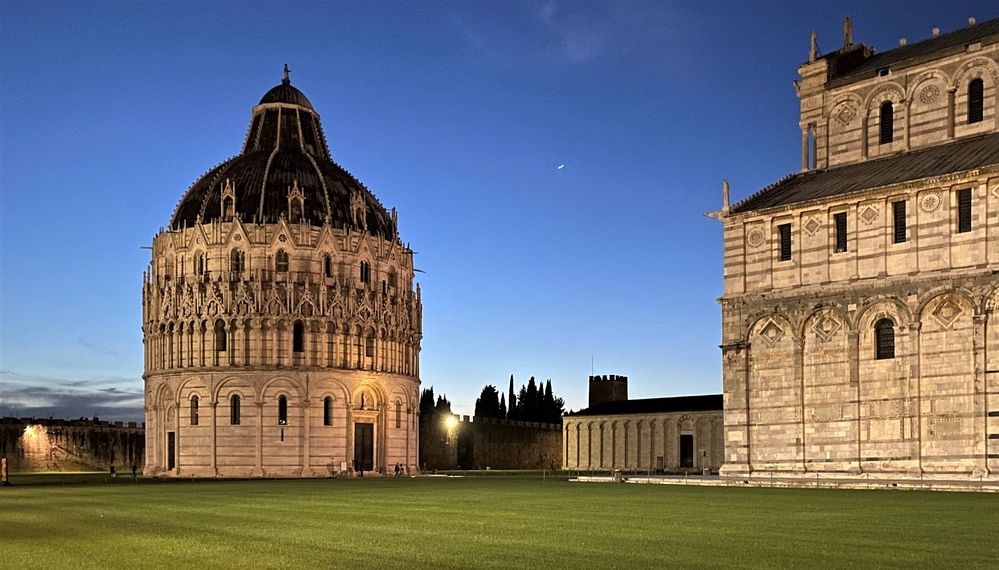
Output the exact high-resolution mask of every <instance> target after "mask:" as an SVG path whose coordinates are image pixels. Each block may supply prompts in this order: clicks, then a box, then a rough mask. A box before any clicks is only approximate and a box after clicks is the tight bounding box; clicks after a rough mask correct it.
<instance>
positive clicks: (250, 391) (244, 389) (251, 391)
mask: <svg viewBox="0 0 999 570" xmlns="http://www.w3.org/2000/svg"><path fill="white" fill-rule="evenodd" d="M240 382H243V383H244V384H251V382H250V381H249V380H247V379H245V378H241V377H239V376H228V377H226V378H223V379H222V380H220V381H219V382H218V383H217V384H216V385H215V387H214V388H213V389H212V399H213V400H215V401H218V399H219V394H221V393H222V390H223V389H226V388H228V389H229V392H228V394H227V396H230V397H231V396H232V395H233V394H236V395H238V396H239V398H240V400H244V401H245V400H246V399H247V398H248V397H249V398H251V399H252V400H254V401H259V400H260V394H259V391H258V390H257V389H256V388H254V387H253V386H252V384H251V385H250V386H245V385H243V386H239V385H237V386H235V387H231V388H230V386H232V384H238V383H240Z"/></svg>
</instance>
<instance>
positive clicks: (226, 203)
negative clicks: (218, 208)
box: [222, 196, 235, 222]
mask: <svg viewBox="0 0 999 570" xmlns="http://www.w3.org/2000/svg"><path fill="white" fill-rule="evenodd" d="M234 210H235V209H234V208H233V203H232V196H226V197H225V198H223V199H222V221H223V222H231V221H232V218H233V217H234V215H235V211H234Z"/></svg>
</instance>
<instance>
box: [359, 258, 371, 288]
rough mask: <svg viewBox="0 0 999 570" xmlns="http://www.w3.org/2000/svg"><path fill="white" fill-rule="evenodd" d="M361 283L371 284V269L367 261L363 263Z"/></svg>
mask: <svg viewBox="0 0 999 570" xmlns="http://www.w3.org/2000/svg"><path fill="white" fill-rule="evenodd" d="M361 283H365V284H367V283H371V267H370V266H369V265H368V262H367V261H362V262H361Z"/></svg>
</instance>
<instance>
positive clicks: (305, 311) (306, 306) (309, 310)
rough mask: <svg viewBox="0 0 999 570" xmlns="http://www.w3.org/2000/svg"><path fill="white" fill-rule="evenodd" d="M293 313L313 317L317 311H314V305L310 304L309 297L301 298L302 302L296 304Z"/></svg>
mask: <svg viewBox="0 0 999 570" xmlns="http://www.w3.org/2000/svg"><path fill="white" fill-rule="evenodd" d="M295 312H296V313H298V314H299V315H303V316H306V317H311V316H314V315H315V314H316V313H317V312H318V310H317V309H316V304H315V303H313V302H312V299H311V298H309V297H302V300H301V301H299V302H298V306H297V307H295Z"/></svg>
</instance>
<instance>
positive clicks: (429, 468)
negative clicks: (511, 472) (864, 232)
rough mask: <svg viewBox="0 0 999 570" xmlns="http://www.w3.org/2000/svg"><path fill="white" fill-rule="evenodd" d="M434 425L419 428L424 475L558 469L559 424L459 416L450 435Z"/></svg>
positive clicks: (560, 448) (421, 465) (560, 449)
mask: <svg viewBox="0 0 999 570" xmlns="http://www.w3.org/2000/svg"><path fill="white" fill-rule="evenodd" d="M436 424H439V425H436ZM436 424H435V425H427V424H424V425H421V426H420V456H421V457H420V461H421V463H420V467H421V468H422V469H423V470H424V472H428V473H432V472H433V471H434V470H438V469H441V470H448V469H485V468H487V467H488V468H490V469H553V470H554V469H561V468H562V425H561V424H546V423H541V422H525V421H519V420H504V419H497V418H474V421H473V418H471V417H469V416H463V417H462V418H461V421H459V422H458V423H457V425H455V427H454V428H453V429H452V430H451V433H450V434H449V433H448V430H447V428H446V427H444V425H443V422H436Z"/></svg>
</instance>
